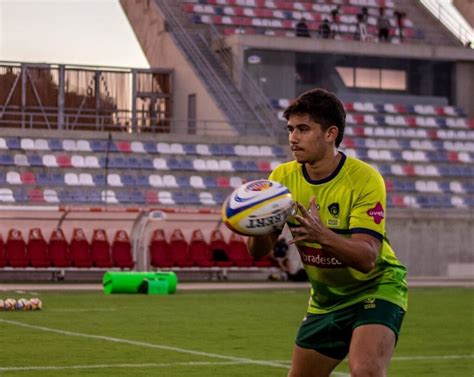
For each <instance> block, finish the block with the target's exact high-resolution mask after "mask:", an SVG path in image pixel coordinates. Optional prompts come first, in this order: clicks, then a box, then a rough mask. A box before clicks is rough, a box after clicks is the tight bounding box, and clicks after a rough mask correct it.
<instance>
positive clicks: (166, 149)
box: [156, 143, 170, 154]
mask: <svg viewBox="0 0 474 377" xmlns="http://www.w3.org/2000/svg"><path fill="white" fill-rule="evenodd" d="M156 150H157V151H158V153H162V154H169V153H170V145H169V144H168V143H158V144H157V146H156Z"/></svg>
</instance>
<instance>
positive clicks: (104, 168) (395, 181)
mask: <svg viewBox="0 0 474 377" xmlns="http://www.w3.org/2000/svg"><path fill="white" fill-rule="evenodd" d="M120 3H121V5H122V7H123V10H124V11H125V13H126V15H127V17H128V19H129V21H130V24H131V26H132V28H133V30H134V32H135V34H136V36H137V39H138V41H139V42H140V44H141V46H142V49H143V51H144V53H145V55H146V57H147V59H148V61H149V64H150V66H151V67H152V68H151V69H149V70H146V69H133V68H131V69H121V68H114V67H87V66H73V65H62V64H53V63H51V64H31V63H22V62H1V63H0V88H1V90H0V124H1V127H0V205H1V208H2V218H1V223H2V232H1V234H0V235H1V236H2V238H1V239H0V270H1V271H2V276H4V277H5V279H16V278H18V277H21V278H22V279H23V278H34V279H51V277H53V278H65V279H75V278H78V279H86V278H88V277H89V278H92V279H97V276H99V274H101V273H103V271H104V270H105V269H107V270H110V269H118V270H120V269H125V270H129V269H137V270H153V269H173V270H175V271H177V272H178V273H179V274H181V273H182V274H183V275H182V276H193V277H202V276H204V277H212V276H213V274H215V276H217V277H230V278H231V277H235V278H236V279H237V278H239V279H240V278H242V277H244V278H248V277H255V276H268V270H269V269H272V268H274V267H273V265H272V261H271V260H269V259H264V260H259V261H254V260H252V259H251V258H249V257H248V255H247V254H246V252H245V245H244V243H243V241H244V240H243V239H242V238H241V237H240V236H237V235H231V234H230V233H229V231H227V230H226V229H225V228H224V227H222V226H221V225H222V224H220V222H219V219H220V215H219V209H220V206H221V204H222V202H223V200H224V199H225V197H226V196H227V195H228V194H229V193H230V192H231V190H233V189H234V188H236V187H238V186H239V185H241V184H242V183H243V182H244V181H247V180H251V179H256V178H263V177H266V176H267V175H268V174H269V172H270V171H271V170H272V168H274V167H275V166H276V165H278V164H279V163H281V162H283V161H287V160H289V159H290V158H291V156H290V154H289V151H288V149H287V136H286V127H285V122H284V121H283V120H282V118H281V112H282V110H283V109H284V108H285V107H286V106H287V105H288V103H289V101H290V100H291V99H292V98H295V97H296V96H297V95H298V94H300V93H302V92H303V91H305V90H307V89H310V88H313V87H322V88H325V89H328V90H330V91H332V92H334V93H336V94H337V95H338V96H339V97H340V98H341V99H342V100H343V101H344V105H345V108H346V111H347V127H346V136H345V139H344V142H343V145H342V148H341V149H342V150H343V151H344V152H345V153H346V154H348V155H351V156H357V157H359V158H361V159H362V160H365V161H367V162H368V163H370V164H371V165H373V166H375V167H376V168H377V169H378V170H379V171H380V172H381V173H382V174H383V176H384V178H385V183H386V188H387V206H388V217H389V221H388V232H389V237H390V241H391V244H392V245H393V247H394V249H395V251H396V253H397V255H398V257H399V259H400V260H401V261H402V262H404V263H405V264H406V265H407V266H408V269H409V271H410V276H411V277H426V276H428V277H437V278H440V279H441V278H452V279H457V278H472V274H473V272H472V271H474V267H473V266H474V259H473V258H474V253H473V245H474V236H473V232H472V229H473V227H474V224H473V213H474V212H473V209H474V184H473V176H474V120H473V118H474V96H473V95H472V94H473V93H474V50H473V49H472V48H469V42H470V41H471V39H472V27H471V32H469V31H466V30H464V29H463V28H462V27H461V26H460V25H457V24H456V25H454V26H455V27H454V29H450V28H449V27H448V26H446V24H445V23H444V22H443V21H444V20H443V16H445V14H444V13H443V12H441V11H440V8H438V11H437V12H435V13H437V14H436V15H435V14H433V13H432V12H431V11H430V6H432V5H430V3H432V2H430V1H411V0H396V1H395V0H393V1H392V0H324V1H323V0H320V1H311V2H310V1H305V0H302V1H281V0H199V1H168V0H121V1H120ZM455 3H456V5H457V6H458V8H459V9H460V10H461V11H462V10H463V9H465V11H464V12H463V14H464V15H465V17H466V19H467V21H468V22H470V25H471V26H472V25H473V22H474V21H473V19H472V12H471V13H469V11H468V9H469V8H468V7H469V1H468V0H464V1H463V0H460V1H456V2H455ZM380 7H383V8H384V10H385V13H386V15H387V16H388V17H389V20H390V23H391V30H390V35H389V38H388V40H386V41H385V40H384V41H382V40H379V36H378V31H377V19H378V15H379V12H380ZM326 19H327V20H328V21H329V22H330V25H331V32H330V33H329V35H325V34H324V33H322V32H321V31H320V30H321V29H320V25H321V24H322V23H323V22H324V20H326ZM362 19H363V21H361V20H362ZM300 20H304V21H305V22H306V24H307V30H308V33H309V36H310V37H309V38H307V37H299V36H296V33H295V28H296V23H297V22H298V21H300ZM361 23H363V25H361ZM215 249H219V250H224V251H225V252H226V253H227V254H228V258H227V259H228V260H226V261H222V260H221V261H215V260H213V259H212V250H215ZM262 272H263V273H264V275H262ZM185 273H187V274H188V275H185ZM265 274H266V275H265Z"/></svg>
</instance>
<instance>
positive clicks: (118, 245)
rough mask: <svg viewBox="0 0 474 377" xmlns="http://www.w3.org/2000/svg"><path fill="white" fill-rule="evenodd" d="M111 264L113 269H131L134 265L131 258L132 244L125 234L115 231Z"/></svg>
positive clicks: (121, 231)
mask: <svg viewBox="0 0 474 377" xmlns="http://www.w3.org/2000/svg"><path fill="white" fill-rule="evenodd" d="M112 264H113V265H114V267H120V268H132V267H133V266H134V265H135V262H134V261H133V257H132V244H131V243H130V239H129V238H128V234H127V232H125V231H124V230H117V232H116V233H115V236H114V241H113V242H112Z"/></svg>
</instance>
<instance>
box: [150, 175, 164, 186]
mask: <svg viewBox="0 0 474 377" xmlns="http://www.w3.org/2000/svg"><path fill="white" fill-rule="evenodd" d="M148 183H149V185H150V186H152V187H164V183H163V178H161V176H160V175H158V174H151V175H150V176H149V177H148Z"/></svg>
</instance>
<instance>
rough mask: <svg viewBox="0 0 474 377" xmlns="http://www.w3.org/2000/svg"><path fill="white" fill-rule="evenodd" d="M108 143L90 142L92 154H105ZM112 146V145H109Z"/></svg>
mask: <svg viewBox="0 0 474 377" xmlns="http://www.w3.org/2000/svg"><path fill="white" fill-rule="evenodd" d="M108 144H109V143H108V141H106V140H91V141H90V142H89V145H90V147H91V149H92V151H93V152H96V153H100V152H107V146H108ZM110 144H113V143H110Z"/></svg>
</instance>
